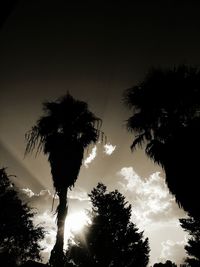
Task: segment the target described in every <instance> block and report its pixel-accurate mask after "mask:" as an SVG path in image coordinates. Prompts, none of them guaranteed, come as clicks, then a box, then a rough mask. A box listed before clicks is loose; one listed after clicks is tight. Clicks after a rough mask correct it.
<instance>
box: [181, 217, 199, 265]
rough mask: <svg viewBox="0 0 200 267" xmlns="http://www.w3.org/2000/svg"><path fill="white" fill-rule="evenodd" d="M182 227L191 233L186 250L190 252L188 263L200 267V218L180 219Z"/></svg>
mask: <svg viewBox="0 0 200 267" xmlns="http://www.w3.org/2000/svg"><path fill="white" fill-rule="evenodd" d="M180 223H181V227H182V228H183V229H184V230H185V231H187V232H188V233H189V235H190V238H189V240H188V243H187V245H186V246H185V250H186V252H187V254H188V256H189V257H188V258H187V259H186V263H188V264H189V266H191V267H200V219H199V218H193V217H190V218H186V219H180Z"/></svg>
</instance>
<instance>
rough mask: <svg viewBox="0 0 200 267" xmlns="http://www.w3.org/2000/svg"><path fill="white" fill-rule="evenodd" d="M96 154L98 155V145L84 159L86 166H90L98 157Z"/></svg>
mask: <svg viewBox="0 0 200 267" xmlns="http://www.w3.org/2000/svg"><path fill="white" fill-rule="evenodd" d="M96 156H97V146H95V147H93V148H92V152H91V153H90V155H89V156H88V157H87V158H86V159H85V161H84V166H85V167H86V168H88V164H90V163H91V162H92V161H93V160H94V159H95V158H96Z"/></svg>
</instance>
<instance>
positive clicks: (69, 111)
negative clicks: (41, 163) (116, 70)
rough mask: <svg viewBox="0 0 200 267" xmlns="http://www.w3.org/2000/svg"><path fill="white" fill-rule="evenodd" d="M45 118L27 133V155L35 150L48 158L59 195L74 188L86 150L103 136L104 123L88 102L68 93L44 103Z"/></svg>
mask: <svg viewBox="0 0 200 267" xmlns="http://www.w3.org/2000/svg"><path fill="white" fill-rule="evenodd" d="M43 111H44V113H45V114H44V116H42V117H41V118H40V119H39V120H38V121H37V123H36V125H35V126H33V127H32V129H31V130H30V131H29V132H27V133H26V135H25V137H26V141H27V146H26V151H25V154H27V153H30V152H32V151H33V150H34V149H36V153H39V152H40V151H41V150H43V152H44V154H47V155H48V160H49V162H50V165H51V172H52V178H53V182H54V186H55V189H56V192H59V191H60V190H62V188H63V187H71V186H73V185H74V183H75V181H76V179H77V176H78V173H79V170H80V166H81V162H82V159H83V151H84V149H85V148H86V147H87V146H88V145H90V144H91V143H92V142H93V143H95V142H96V141H97V140H98V138H99V135H100V133H101V132H100V130H99V128H100V126H101V120H100V119H99V118H97V117H96V116H95V115H94V114H93V113H92V112H90V111H89V110H88V105H87V103H85V102H83V101H79V100H76V99H74V98H73V97H72V96H71V95H70V94H69V93H67V94H66V95H65V96H63V97H61V98H59V99H58V100H57V101H54V102H46V103H43Z"/></svg>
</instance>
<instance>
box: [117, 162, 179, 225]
mask: <svg viewBox="0 0 200 267" xmlns="http://www.w3.org/2000/svg"><path fill="white" fill-rule="evenodd" d="M118 175H119V176H120V178H121V179H120V181H119V182H118V184H119V186H120V190H121V191H122V192H123V194H125V195H126V196H127V199H128V200H129V201H130V203H131V204H132V207H133V210H132V214H133V218H134V219H136V221H137V222H138V223H140V224H142V225H147V224H148V223H150V222H160V221H168V220H171V219H173V218H177V217H183V216H184V212H183V211H182V210H181V209H179V207H178V205H177V204H176V202H175V199H174V197H173V196H172V195H171V194H170V193H169V190H168V187H167V185H166V184H165V180H164V179H163V178H162V177H161V176H160V173H159V172H155V173H153V174H152V175H150V176H149V177H148V178H145V179H143V178H141V177H140V176H139V175H138V174H137V173H136V172H135V171H134V169H133V167H124V168H122V169H121V170H120V171H119V172H118Z"/></svg>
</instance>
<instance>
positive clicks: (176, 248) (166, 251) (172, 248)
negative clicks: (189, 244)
mask: <svg viewBox="0 0 200 267" xmlns="http://www.w3.org/2000/svg"><path fill="white" fill-rule="evenodd" d="M185 244H186V241H176V242H175V241H172V240H167V241H165V242H162V244H161V245H162V251H161V257H160V261H163V262H165V261H166V260H171V261H172V262H176V264H177V265H179V264H182V263H183V259H184V257H185V250H184V246H185Z"/></svg>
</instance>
